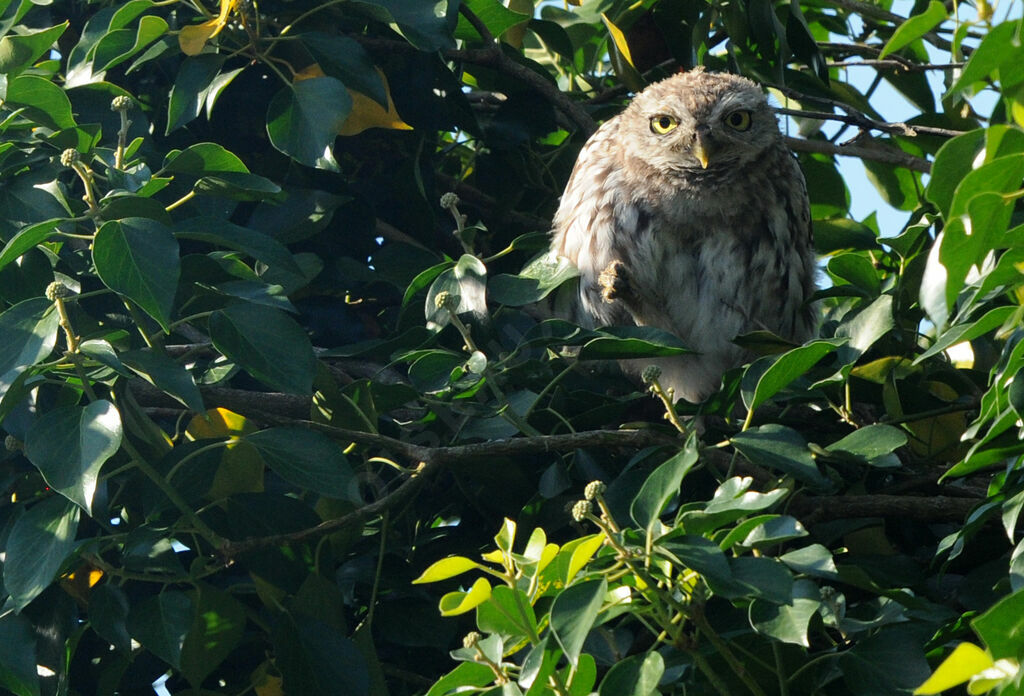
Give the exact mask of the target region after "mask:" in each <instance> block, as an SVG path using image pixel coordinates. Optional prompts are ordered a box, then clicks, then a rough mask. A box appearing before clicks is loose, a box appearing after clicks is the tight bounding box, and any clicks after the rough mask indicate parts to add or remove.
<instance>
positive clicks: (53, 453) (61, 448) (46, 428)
mask: <svg viewBox="0 0 1024 696" xmlns="http://www.w3.org/2000/svg"><path fill="white" fill-rule="evenodd" d="M121 437H122V428H121V415H120V413H118V410H117V408H115V407H114V405H113V404H112V403H110V402H109V401H104V400H102V399H100V400H97V401H93V402H92V403H91V404H89V405H88V406H85V407H80V406H65V407H63V408H57V409H54V410H52V411H49V412H47V413H45V414H43V415H42V416H40V417H39V420H37V421H36V422H35V423H34V424H33V425H32V427H31V428H30V429H29V431H28V435H27V436H26V438H25V456H26V457H28V459H29V461H31V462H32V463H33V464H34V465H35V466H36V468H37V469H39V471H40V472H41V473H42V474H43V478H45V479H46V482H47V483H48V484H49V485H50V487H51V488H53V489H54V490H55V491H57V492H58V493H60V494H61V495H63V496H65V497H66V498H67V499H68V500H70V501H71V502H73V503H75V504H76V505H78V506H79V507H81V508H82V509H83V510H85V511H86V512H87V513H89V514H90V515H91V514H92V502H93V496H94V495H95V493H96V482H97V479H98V478H99V473H100V469H101V468H102V467H103V464H104V463H105V462H106V461H107V460H108V459H110V457H112V456H113V455H114V454H115V453H116V452H117V450H118V449H120V447H121Z"/></svg>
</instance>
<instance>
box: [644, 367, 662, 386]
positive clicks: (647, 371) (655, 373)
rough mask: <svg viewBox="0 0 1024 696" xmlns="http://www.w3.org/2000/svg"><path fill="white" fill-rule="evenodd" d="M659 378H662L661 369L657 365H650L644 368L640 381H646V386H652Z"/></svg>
mask: <svg viewBox="0 0 1024 696" xmlns="http://www.w3.org/2000/svg"><path fill="white" fill-rule="evenodd" d="M659 377H661V368H660V367H658V366H657V365H648V366H647V367H645V368H644V371H643V372H641V373H640V379H642V380H643V381H644V384H650V383H651V382H654V381H655V380H656V379H658V378H659Z"/></svg>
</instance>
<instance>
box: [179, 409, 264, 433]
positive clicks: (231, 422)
mask: <svg viewBox="0 0 1024 696" xmlns="http://www.w3.org/2000/svg"><path fill="white" fill-rule="evenodd" d="M257 430H259V428H258V427H256V424H255V423H253V422H252V421H250V420H248V419H247V418H246V417H245V416H243V415H240V414H238V413H235V412H234V411H229V410H228V409H226V408H211V409H210V410H209V411H207V412H205V413H198V414H196V415H195V416H194V417H193V418H192V420H191V421H189V423H188V427H187V428H185V434H186V435H187V436H188V437H189V438H190V439H192V440H207V439H213V438H218V437H232V436H238V435H246V434H248V433H254V432H256V431H257Z"/></svg>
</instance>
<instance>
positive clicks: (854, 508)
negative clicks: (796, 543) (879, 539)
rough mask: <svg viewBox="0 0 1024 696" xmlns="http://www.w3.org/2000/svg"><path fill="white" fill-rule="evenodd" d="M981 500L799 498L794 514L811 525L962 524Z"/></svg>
mask: <svg viewBox="0 0 1024 696" xmlns="http://www.w3.org/2000/svg"><path fill="white" fill-rule="evenodd" d="M980 502H982V501H980V500H972V499H970V498H952V497H949V496H944V495H932V496H927V497H914V496H902V495H884V494H878V495H829V496H821V497H819V498H812V497H800V498H799V499H797V500H794V501H793V505H792V507H791V511H792V512H793V513H794V514H795V515H797V516H799V517H800V519H801V520H802V521H804V522H806V523H808V524H813V523H814V522H822V521H825V520H838V519H845V518H863V517H898V518H900V519H912V520H920V521H922V522H938V521H946V522H962V521H963V520H964V519H965V518H966V517H967V515H968V514H969V513H970V512H971V510H973V509H974V508H975V507H977V505H978V503H980Z"/></svg>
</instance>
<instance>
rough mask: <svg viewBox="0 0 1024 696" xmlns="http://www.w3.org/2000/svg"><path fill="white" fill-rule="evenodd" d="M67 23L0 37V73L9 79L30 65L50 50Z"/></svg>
mask: <svg viewBox="0 0 1024 696" xmlns="http://www.w3.org/2000/svg"><path fill="white" fill-rule="evenodd" d="M69 24H70V22H67V21H65V22H64V23H62V24H58V25H57V26H55V27H50V28H49V29H40V30H39V31H30V32H26V33H24V34H11V35H10V36H5V37H3V38H2V39H0V75H6V76H7V79H8V80H9V79H11V78H12V77H14V76H15V75H17V74H18V73H19V72H21V71H22V70H24V69H25V68H27V67H28V66H30V65H31V64H32V63H34V62H35V61H36V59H38V58H39V56H41V55H43V54H44V53H46V52H47V51H48V50H50V48H51V47H52V46H53V45H54V43H56V41H57V39H59V38H60V37H61V35H62V34H63V33H64V32H65V31H66V30H67V28H68V25H69Z"/></svg>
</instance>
